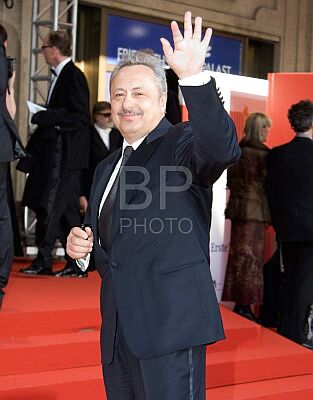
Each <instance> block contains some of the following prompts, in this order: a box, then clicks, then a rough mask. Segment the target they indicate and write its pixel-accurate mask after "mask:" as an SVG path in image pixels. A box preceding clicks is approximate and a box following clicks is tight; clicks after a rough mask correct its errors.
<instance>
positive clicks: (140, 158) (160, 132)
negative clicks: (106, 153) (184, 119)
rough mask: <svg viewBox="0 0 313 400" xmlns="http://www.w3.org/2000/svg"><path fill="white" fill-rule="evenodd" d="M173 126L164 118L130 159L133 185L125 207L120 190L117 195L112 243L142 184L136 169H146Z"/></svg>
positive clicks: (129, 179) (128, 164)
mask: <svg viewBox="0 0 313 400" xmlns="http://www.w3.org/2000/svg"><path fill="white" fill-rule="evenodd" d="M171 126H172V125H171V124H170V122H169V121H167V119H165V118H163V119H162V121H161V122H160V123H159V125H158V126H157V127H156V128H155V129H154V130H153V131H152V132H151V133H150V134H149V135H148V136H147V137H146V139H145V140H144V141H143V142H142V143H141V145H140V146H139V147H138V149H137V150H136V151H135V152H134V153H133V154H132V156H131V157H130V159H129V160H128V161H127V163H126V167H135V169H134V171H127V185H131V187H132V189H131V190H127V191H126V192H125V206H124V207H121V206H120V188H119V190H118V192H117V195H116V202H115V207H114V216H113V223H112V231H111V243H112V242H113V240H114V238H115V236H116V234H117V232H118V229H119V226H120V223H121V218H123V215H124V213H125V211H126V209H127V206H128V204H129V203H130V201H131V198H132V196H133V194H134V193H135V191H136V189H135V187H136V185H138V184H139V183H141V182H142V180H143V175H142V173H140V172H138V170H137V172H136V167H139V168H140V167H144V166H145V164H146V163H147V161H148V160H149V158H150V157H151V155H152V154H153V152H154V151H155V150H156V148H157V146H158V144H159V143H160V142H161V140H162V139H163V136H164V135H165V134H166V133H167V132H168V130H169V129H170V127H171Z"/></svg>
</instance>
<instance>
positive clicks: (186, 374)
mask: <svg viewBox="0 0 313 400" xmlns="http://www.w3.org/2000/svg"><path fill="white" fill-rule="evenodd" d="M143 334H145V333H143ZM177 334H178V335H179V329H178V331H177ZM205 353H206V346H198V347H193V348H190V349H185V350H180V351H176V352H174V353H169V354H165V355H162V356H159V357H152V358H145V359H138V358H137V357H135V356H134V355H133V354H132V353H131V351H130V350H129V348H128V346H127V344H126V342H125V340H124V338H123V335H122V332H121V329H120V328H119V326H118V327H117V333H116V340H115V349H114V358H113V362H112V363H111V364H109V365H105V364H103V377H104V384H105V388H106V393H107V398H108V400H205Z"/></svg>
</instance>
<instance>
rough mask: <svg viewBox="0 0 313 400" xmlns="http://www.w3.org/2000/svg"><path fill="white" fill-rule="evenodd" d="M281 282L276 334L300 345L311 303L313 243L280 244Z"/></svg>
mask: <svg viewBox="0 0 313 400" xmlns="http://www.w3.org/2000/svg"><path fill="white" fill-rule="evenodd" d="M281 249H282V256H283V264H284V281H283V288H282V289H283V290H282V306H281V320H280V324H279V326H278V332H279V333H280V334H282V335H283V336H286V337H287V338H289V339H291V340H293V341H295V342H298V343H303V342H304V341H305V335H304V325H305V321H306V318H307V316H308V311H309V306H310V304H312V303H313V242H282V243H281Z"/></svg>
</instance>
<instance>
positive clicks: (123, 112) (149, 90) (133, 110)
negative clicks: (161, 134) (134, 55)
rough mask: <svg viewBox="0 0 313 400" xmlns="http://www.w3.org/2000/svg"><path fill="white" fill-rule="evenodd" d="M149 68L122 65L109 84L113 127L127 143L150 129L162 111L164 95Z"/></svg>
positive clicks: (163, 109) (162, 115)
mask: <svg viewBox="0 0 313 400" xmlns="http://www.w3.org/2000/svg"><path fill="white" fill-rule="evenodd" d="M155 79H156V78H155V76H154V73H153V71H152V70H151V69H150V68H149V67H146V66H145V65H134V66H129V67H124V68H122V69H121V70H120V71H119V72H118V74H117V75H116V76H115V78H114V79H113V81H112V84H111V110H112V118H113V122H114V125H115V126H116V128H117V129H118V130H119V131H120V132H121V133H122V135H123V136H124V137H125V139H126V140H127V142H128V143H130V144H131V143H133V142H135V141H136V140H138V139H140V138H141V137H143V136H145V135H147V134H148V133H149V132H151V131H152V130H153V129H154V128H155V127H156V126H157V125H158V123H159V122H160V121H161V119H162V118H163V117H164V114H165V108H166V94H165V93H162V94H161V93H160V89H159V88H158V86H157V85H156V81H155Z"/></svg>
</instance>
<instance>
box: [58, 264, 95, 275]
mask: <svg viewBox="0 0 313 400" xmlns="http://www.w3.org/2000/svg"><path fill="white" fill-rule="evenodd" d="M87 275H88V274H78V273H77V270H76V268H75V267H73V266H72V265H70V264H66V265H65V267H64V268H63V269H61V270H60V271H57V272H55V273H54V276H57V277H58V278H62V277H69V278H87Z"/></svg>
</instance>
